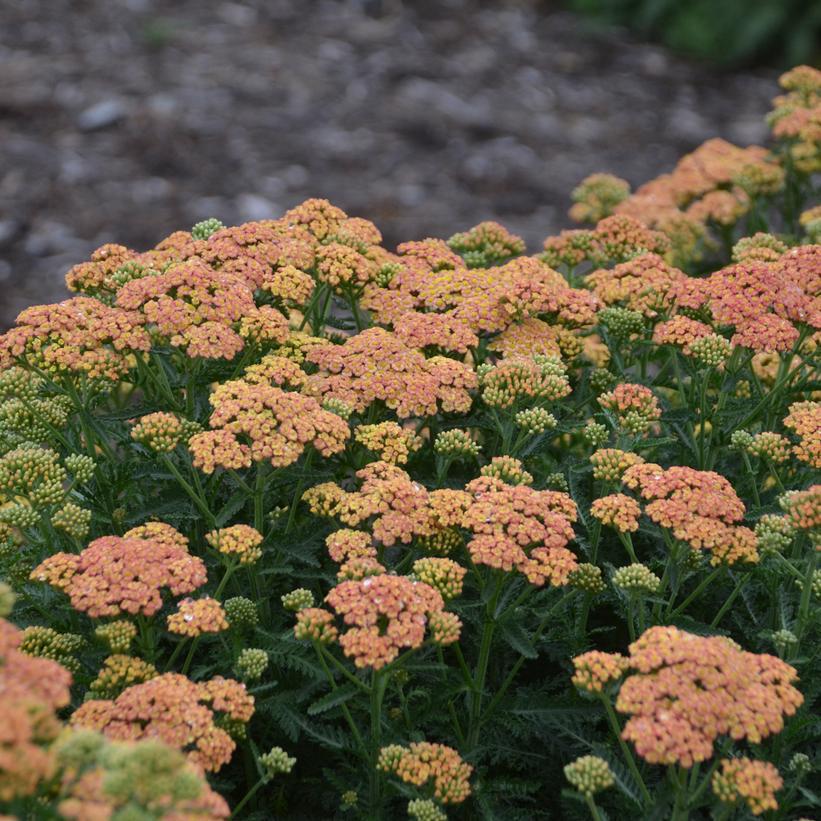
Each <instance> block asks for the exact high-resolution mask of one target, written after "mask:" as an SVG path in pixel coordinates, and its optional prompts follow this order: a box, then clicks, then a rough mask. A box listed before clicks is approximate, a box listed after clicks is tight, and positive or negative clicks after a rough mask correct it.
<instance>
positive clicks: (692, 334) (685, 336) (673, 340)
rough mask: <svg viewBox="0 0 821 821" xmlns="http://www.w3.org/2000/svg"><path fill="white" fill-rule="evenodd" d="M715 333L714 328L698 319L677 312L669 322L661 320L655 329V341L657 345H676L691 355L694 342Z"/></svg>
mask: <svg viewBox="0 0 821 821" xmlns="http://www.w3.org/2000/svg"><path fill="white" fill-rule="evenodd" d="M713 333H714V331H713V329H712V328H711V327H710V326H709V325H706V324H705V323H703V322H699V321H698V320H697V319H691V318H690V317H689V316H685V315H684V314H676V315H675V316H674V317H673V318H672V319H669V320H667V322H659V324H658V325H656V327H655V329H654V330H653V342H655V343H656V344H657V345H676V346H677V347H679V348H681V350H682V352H683V353H685V354H687V355H689V354H690V352H691V349H692V345H693V343H694V342H697V341H698V340H699V339H706V338H707V337H708V336H711V335H712V334H713Z"/></svg>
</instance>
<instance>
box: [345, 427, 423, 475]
mask: <svg viewBox="0 0 821 821" xmlns="http://www.w3.org/2000/svg"><path fill="white" fill-rule="evenodd" d="M354 438H355V439H356V441H357V442H359V443H360V444H361V445H364V446H365V447H366V448H367V449H368V450H370V451H373V452H374V453H376V454H377V455H378V456H379V458H380V459H381V460H382V461H383V462H389V463H390V464H392V465H404V464H406V463H407V461H408V458H409V457H410V455H411V453H413V452H415V451H417V450H419V448H421V447H422V444H423V442H422V439H421V438H420V437H419V436H417V435H416V434H415V433H414V432H413V431H412V430H406V429H404V428H402V427H400V426H399V425H398V424H397V423H396V422H379V423H378V424H376V425H360V426H359V427H358V428H357V429H356V431H355V433H354Z"/></svg>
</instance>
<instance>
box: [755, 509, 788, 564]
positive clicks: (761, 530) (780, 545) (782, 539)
mask: <svg viewBox="0 0 821 821" xmlns="http://www.w3.org/2000/svg"><path fill="white" fill-rule="evenodd" d="M755 535H756V539H757V540H758V552H759V553H761V555H762V556H768V555H770V556H771V555H773V554H774V553H783V552H784V550H785V549H786V548H788V547H789V546H790V544H791V543H792V540H793V537H794V536H795V527H793V525H792V523H791V522H790V520H789V519H788V518H787V517H786V516H776V515H775V514H773V513H766V514H764V515H763V516H762V517H761V518H760V519H759V520H758V521H757V522H756V525H755Z"/></svg>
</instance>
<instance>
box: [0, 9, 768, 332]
mask: <svg viewBox="0 0 821 821" xmlns="http://www.w3.org/2000/svg"><path fill="white" fill-rule="evenodd" d="M0 5H2V9H0V18H1V19H0V328H2V327H5V326H7V325H8V324H9V323H10V322H11V321H13V318H14V316H16V314H17V312H18V311H19V310H20V309H22V308H23V307H25V306H26V305H29V304H32V303H39V302H49V301H54V300H57V299H60V298H63V296H64V295H65V291H64V288H63V284H62V278H63V275H64V274H65V271H66V270H67V269H68V268H69V267H70V265H72V264H73V263H75V262H79V261H81V260H84V259H86V258H87V257H88V255H89V253H90V252H91V250H92V249H94V248H95V247H97V246H98V245H100V244H102V243H104V242H110V241H114V242H121V243H123V244H126V245H129V246H132V247H134V248H137V249H143V248H146V247H150V246H152V245H154V244H155V243H156V242H157V241H158V240H160V239H161V238H162V237H164V236H166V235H167V234H169V233H170V232H171V231H172V230H175V229H177V228H181V227H185V228H187V227H190V226H191V225H192V224H193V223H194V222H196V221H198V220H200V219H203V218H206V217H210V216H216V217H219V218H220V219H222V220H223V221H224V222H226V223H228V224H233V223H238V222H242V221H245V220H252V219H259V218H264V217H270V216H277V215H279V214H280V213H281V212H282V211H283V210H285V209H286V208H289V207H291V206H292V205H294V204H296V203H298V202H300V201H301V200H303V199H305V198H307V197H309V196H321V197H327V198H329V199H330V200H332V201H333V202H334V203H335V204H337V205H339V206H341V207H342V208H344V209H345V210H346V211H347V212H348V213H350V214H352V215H358V216H363V217H367V218H369V219H372V220H374V221H375V222H376V223H377V225H379V227H380V228H381V229H382V231H383V233H384V235H385V239H386V242H387V243H388V244H389V245H394V244H396V243H397V242H400V241H404V240H408V239H416V238H422V237H425V236H444V237H447V236H449V235H450V234H452V233H454V232H455V231H457V230H463V229H465V228H467V227H470V226H471V225H473V224H475V223H476V222H479V221H480V220H483V219H496V220H498V221H500V222H502V223H504V224H505V225H506V226H507V227H508V228H510V229H511V230H513V231H515V232H517V233H519V234H521V235H523V236H524V237H525V239H526V240H527V242H528V244H529V246H530V247H531V248H534V249H535V248H538V247H539V245H540V243H541V240H542V239H543V238H544V237H545V236H546V235H548V234H550V233H555V232H556V231H557V230H559V229H560V228H562V227H566V226H567V225H568V220H567V216H566V211H567V208H568V205H569V192H570V191H571V189H572V188H573V186H574V185H575V184H576V183H577V182H578V181H579V180H580V179H582V178H583V177H584V176H586V175H587V174H589V173H591V172H593V171H600V170H607V171H611V172H613V173H616V174H619V175H621V176H623V177H625V178H626V179H628V180H629V181H630V182H631V183H633V184H636V183H640V182H642V181H644V180H646V179H648V178H649V177H652V176H655V175H656V174H659V173H661V172H663V171H665V170H667V169H669V168H670V167H671V166H672V165H673V164H674V163H675V161H676V160H677V158H678V157H679V156H680V155H681V154H682V153H684V152H686V151H688V150H691V149H692V148H694V147H695V146H696V145H698V144H699V143H700V142H702V141H703V140H705V139H707V138H709V137H712V136H721V137H724V138H726V139H728V140H731V141H733V142H737V143H740V144H745V145H746V144H749V143H751V142H760V141H762V140H764V139H765V138H766V130H765V127H764V125H763V116H764V114H765V113H766V111H767V109H768V106H769V101H770V98H771V97H772V96H773V95H774V94H775V93H776V86H775V80H776V72H774V71H770V70H767V69H762V70H758V71H755V72H752V73H750V72H746V73H725V74H719V73H717V71H716V70H715V69H711V68H709V67H706V66H701V65H698V64H694V63H692V62H688V61H686V60H684V59H681V58H678V57H675V56H672V55H670V54H669V53H667V52H666V51H664V50H663V49H661V48H659V47H657V46H654V45H649V44H642V43H637V42H634V41H633V40H631V38H630V37H629V36H628V35H627V34H626V33H625V32H622V31H619V30H612V29H611V30H607V31H599V30H595V29H593V28H591V27H590V25H589V24H588V23H586V22H585V21H583V20H581V19H580V18H578V17H576V16H574V15H572V14H570V13H568V12H565V11H562V10H560V9H557V8H556V7H554V6H553V5H551V4H549V3H544V2H536V0H533V2H525V0H519V2H512V0H508V1H507V2H504V0H496V2H480V1H479V0H416V1H415V2H411V0H407V2H404V3H403V2H401V0H358V2H357V1H356V0H301V2H297V1H296V0H293V1H292V0H254V1H253V2H242V3H239V2H219V1H218V0H17V2H15V3H8V2H7V3H2V4H0Z"/></svg>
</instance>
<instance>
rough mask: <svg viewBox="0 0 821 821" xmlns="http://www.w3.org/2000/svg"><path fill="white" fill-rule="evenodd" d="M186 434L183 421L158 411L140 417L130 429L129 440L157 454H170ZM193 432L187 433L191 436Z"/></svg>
mask: <svg viewBox="0 0 821 821" xmlns="http://www.w3.org/2000/svg"><path fill="white" fill-rule="evenodd" d="M186 432H187V428H186V425H185V424H184V421H183V420H182V419H180V418H179V417H178V416H177V415H176V414H173V413H167V412H165V411H158V412H157V413H149V414H146V415H145V416H142V417H140V419H139V420H138V421H137V422H135V423H134V426H133V427H132V428H131V438H132V439H133V440H134V441H135V442H139V443H140V444H143V445H146V447H149V448H150V449H151V450H154V451H157V452H158V453H170V452H171V451H172V450H174V448H176V447H177V445H178V444H179V443H180V442H181V441H182V440H183V436H184V435H185V433H186ZM195 432H196V431H195V430H190V431H189V433H190V434H191V435H193V434H194V433H195Z"/></svg>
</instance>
